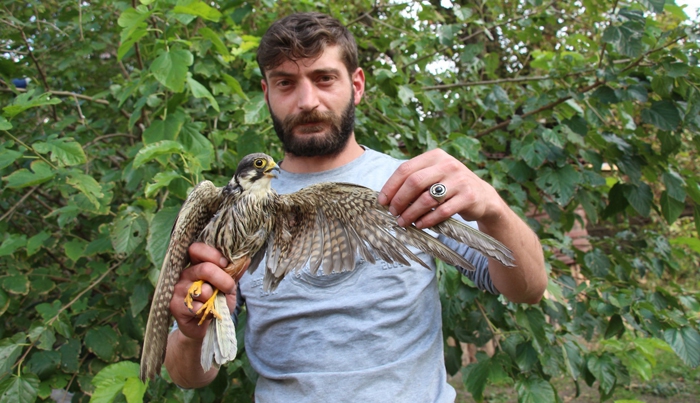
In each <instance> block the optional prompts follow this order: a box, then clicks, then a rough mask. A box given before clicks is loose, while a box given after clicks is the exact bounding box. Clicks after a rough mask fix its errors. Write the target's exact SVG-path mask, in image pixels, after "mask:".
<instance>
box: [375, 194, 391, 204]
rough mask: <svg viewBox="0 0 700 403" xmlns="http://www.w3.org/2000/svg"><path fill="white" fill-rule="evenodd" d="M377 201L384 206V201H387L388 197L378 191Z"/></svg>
mask: <svg viewBox="0 0 700 403" xmlns="http://www.w3.org/2000/svg"><path fill="white" fill-rule="evenodd" d="M377 201H378V202H379V204H381V205H382V206H385V205H386V202H388V201H389V198H388V197H386V195H385V194H384V193H382V192H379V195H378V196H377Z"/></svg>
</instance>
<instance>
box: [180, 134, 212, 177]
mask: <svg viewBox="0 0 700 403" xmlns="http://www.w3.org/2000/svg"><path fill="white" fill-rule="evenodd" d="M203 130H204V124H202V123H201V122H187V123H185V124H184V125H183V126H182V131H181V132H180V139H179V140H180V144H182V146H183V147H184V148H185V151H187V152H188V153H189V154H190V155H192V156H194V158H195V159H196V160H197V162H196V164H197V165H198V166H200V167H201V168H202V169H203V170H209V169H211V164H212V162H213V161H214V159H215V154H214V145H213V144H212V143H211V141H209V139H208V138H206V137H205V136H204V135H202V133H201V132H202V131H203ZM190 171H191V170H190Z"/></svg>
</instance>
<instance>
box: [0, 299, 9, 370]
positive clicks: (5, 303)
mask: <svg viewBox="0 0 700 403" xmlns="http://www.w3.org/2000/svg"><path fill="white" fill-rule="evenodd" d="M9 306H10V296H9V295H7V293H6V292H5V290H3V289H2V288H0V316H2V315H3V314H4V313H5V312H6V311H7V308H9ZM1 349H2V345H0V350H1ZM1 363H2V353H1V352H0V377H2V374H3V371H2V364H1Z"/></svg>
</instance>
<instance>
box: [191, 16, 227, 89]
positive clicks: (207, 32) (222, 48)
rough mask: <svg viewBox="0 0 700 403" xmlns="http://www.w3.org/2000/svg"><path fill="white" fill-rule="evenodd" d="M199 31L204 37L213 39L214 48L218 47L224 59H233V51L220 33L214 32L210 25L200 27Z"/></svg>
mask: <svg viewBox="0 0 700 403" xmlns="http://www.w3.org/2000/svg"><path fill="white" fill-rule="evenodd" d="M197 32H199V34H200V35H202V36H203V37H204V38H206V39H209V41H211V43H212V45H214V49H216V51H217V52H218V53H219V54H220V55H221V56H222V57H223V59H224V61H231V59H233V58H232V57H231V52H230V51H229V50H228V47H226V45H225V44H224V42H223V41H222V40H221V38H219V35H218V34H217V33H216V32H214V31H213V30H211V29H210V28H208V27H202V28H199V31H197ZM224 74H226V73H224ZM229 77H231V76H229Z"/></svg>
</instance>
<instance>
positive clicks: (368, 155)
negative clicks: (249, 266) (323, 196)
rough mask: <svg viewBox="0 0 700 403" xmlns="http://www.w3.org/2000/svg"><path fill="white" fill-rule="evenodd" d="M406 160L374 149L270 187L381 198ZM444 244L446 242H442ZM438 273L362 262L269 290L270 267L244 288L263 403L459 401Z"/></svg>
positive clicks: (478, 278) (478, 262) (290, 278)
mask: <svg viewBox="0 0 700 403" xmlns="http://www.w3.org/2000/svg"><path fill="white" fill-rule="evenodd" d="M401 162H402V161H400V160H397V159H394V158H392V157H389V156H387V155H385V154H381V153H378V152H376V151H373V150H370V149H366V150H365V152H364V153H363V154H362V156H360V157H359V158H357V159H355V160H354V161H352V162H351V163H349V164H347V165H345V166H343V167H340V168H337V169H333V170H330V171H325V172H320V173H313V174H293V173H290V172H286V171H282V172H281V173H280V174H279V178H278V179H277V180H273V182H272V185H273V187H274V188H275V190H277V192H279V193H281V194H284V193H290V192H294V191H296V190H298V189H301V188H302V187H305V186H308V185H311V184H314V183H318V182H350V183H356V184H360V185H364V186H367V187H369V188H372V189H375V190H380V189H381V188H382V186H383V185H384V183H386V181H387V179H388V178H389V176H391V174H392V173H393V172H394V171H395V170H396V168H397V167H398V166H399V165H400V164H401ZM443 241H444V240H443ZM450 246H451V247H453V248H454V249H455V250H457V251H458V252H459V253H461V254H462V255H464V256H465V257H467V258H468V259H469V260H470V261H472V262H474V263H475V266H476V267H477V268H478V270H477V271H476V272H475V273H473V274H472V273H469V277H470V278H472V280H473V281H474V282H475V284H476V285H477V286H478V287H480V288H482V289H486V290H488V291H490V292H493V293H497V292H498V291H497V290H496V289H495V288H494V286H493V284H492V282H491V278H490V276H489V274H488V269H487V259H486V258H485V257H483V256H482V255H481V254H480V253H478V252H476V251H474V250H471V249H470V248H469V247H467V246H466V245H459V244H457V243H456V242H451V243H450ZM416 253H417V254H418V255H419V257H420V258H421V259H423V260H425V261H426V262H427V263H428V265H429V266H430V267H432V268H433V270H426V269H425V268H424V267H421V266H420V265H418V264H416V263H413V265H412V266H410V267H407V266H403V265H401V264H390V263H387V262H384V261H381V260H379V261H377V263H376V264H373V265H372V264H369V263H367V262H365V261H363V260H360V261H359V263H357V265H356V267H355V270H353V271H345V272H343V273H337V274H330V275H316V276H313V275H311V274H310V273H309V271H308V268H304V269H302V270H301V271H300V273H299V274H293V273H290V274H289V275H287V276H286V277H285V278H284V280H282V282H281V283H280V284H279V287H278V288H277V289H276V290H275V291H274V292H272V293H266V292H264V291H263V270H262V268H263V267H264V262H263V264H261V265H260V266H259V268H258V269H257V270H256V271H255V272H253V274H248V273H246V274H245V275H244V276H243V278H241V280H240V282H239V297H240V298H241V300H242V301H244V302H245V304H246V307H247V310H248V320H247V323H246V329H245V346H246V352H247V354H248V358H249V359H250V363H251V365H252V366H253V368H254V369H255V370H256V371H257V372H258V374H259V375H260V376H259V378H258V382H257V387H256V390H255V401H256V403H268V402H324V403H325V402H409V401H410V402H453V401H454V399H455V391H454V389H453V388H452V387H451V386H450V385H449V384H448V383H447V379H446V371H445V363H444V358H443V337H442V320H441V308H440V298H439V295H438V285H437V280H436V277H435V264H434V261H433V260H432V258H430V257H429V256H427V255H425V254H422V253H420V252H419V251H417V250H416Z"/></svg>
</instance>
